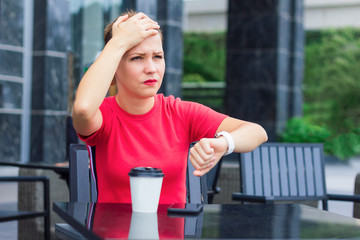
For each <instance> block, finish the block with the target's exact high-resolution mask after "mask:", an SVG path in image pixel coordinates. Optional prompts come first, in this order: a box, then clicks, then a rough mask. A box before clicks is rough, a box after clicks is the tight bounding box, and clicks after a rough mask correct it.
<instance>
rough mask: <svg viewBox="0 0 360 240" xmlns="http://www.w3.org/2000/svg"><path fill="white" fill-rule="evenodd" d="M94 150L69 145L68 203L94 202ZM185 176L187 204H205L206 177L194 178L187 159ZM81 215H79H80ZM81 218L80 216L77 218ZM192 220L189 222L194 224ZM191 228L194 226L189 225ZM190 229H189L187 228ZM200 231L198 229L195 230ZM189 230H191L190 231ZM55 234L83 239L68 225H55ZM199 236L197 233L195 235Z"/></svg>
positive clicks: (61, 237) (64, 237)
mask: <svg viewBox="0 0 360 240" xmlns="http://www.w3.org/2000/svg"><path fill="white" fill-rule="evenodd" d="M95 151H96V148H94V147H88V146H86V145H84V144H71V145H70V159H69V160H70V161H69V171H70V172H69V183H70V202H96V201H97V189H96V184H95V181H94V177H93V176H94V175H95V174H96V173H94V172H92V171H91V169H90V168H89V154H91V155H92V157H93V159H95ZM187 166H188V167H187V174H186V188H187V202H188V203H196V204H198V203H200V204H202V203H207V202H208V199H207V182H206V175H204V176H202V177H200V178H199V177H196V176H195V175H194V174H192V172H193V171H194V167H193V166H192V164H191V163H190V160H189V158H188V165H187ZM80 215H81V214H80ZM79 218H82V215H81V216H79ZM199 219H200V218H196V221H198V223H197V224H201V221H199ZM194 221H195V220H194V218H192V220H191V221H188V222H193V223H194ZM187 225H189V224H187ZM191 225H192V227H196V225H193V224H191ZM188 229H190V228H188ZM196 229H200V228H196ZM190 230H191V229H190ZM55 234H56V236H57V237H58V238H60V239H83V236H82V235H81V234H80V233H78V232H77V231H76V230H75V229H73V228H72V227H71V226H69V225H68V224H63V223H57V224H55ZM196 234H197V235H199V233H198V232H197V233H196Z"/></svg>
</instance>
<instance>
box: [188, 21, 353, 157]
mask: <svg viewBox="0 0 360 240" xmlns="http://www.w3.org/2000/svg"><path fill="white" fill-rule="evenodd" d="M225 43H226V34H225V33H185V34H184V81H185V82H204V81H206V82H216V81H224V79H225V71H226V67H225V64H226V47H225V45H226V44H225ZM187 91H190V90H187ZM303 94H304V105H303V108H304V118H301V119H290V120H289V123H288V126H287V127H286V130H285V132H284V133H283V134H281V136H280V138H281V141H287V142H323V143H324V148H325V152H326V153H327V154H331V155H334V156H336V157H338V158H340V159H347V158H349V157H352V156H354V155H357V154H360V131H359V129H360V29H355V28H346V29H336V30H334V29H328V30H320V31H319V30H316V31H307V32H306V46H305V72H304V81H303ZM187 95H191V92H189V94H187V93H184V96H187ZM196 95H199V92H197V94H196ZM201 98H202V100H201V101H204V103H206V104H210V105H209V106H210V107H212V105H211V104H213V103H209V102H208V101H207V100H206V96H201ZM217 105H219V104H217ZM214 106H215V105H214ZM218 108H221V107H220V105H219V106H218ZM305 119H306V120H305Z"/></svg>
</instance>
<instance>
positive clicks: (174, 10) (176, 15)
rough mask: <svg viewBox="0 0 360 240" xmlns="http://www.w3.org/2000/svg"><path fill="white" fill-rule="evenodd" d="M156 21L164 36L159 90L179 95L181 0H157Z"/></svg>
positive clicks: (180, 73) (181, 52)
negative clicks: (163, 68) (163, 69)
mask: <svg viewBox="0 0 360 240" xmlns="http://www.w3.org/2000/svg"><path fill="white" fill-rule="evenodd" d="M157 11H158V12H157V16H158V22H159V24H160V26H161V30H162V33H163V36H164V44H163V46H164V51H165V60H166V69H165V76H164V81H163V84H162V87H161V89H160V92H162V93H164V95H174V96H175V97H180V96H181V81H182V75H183V70H182V69H183V67H182V61H183V35H182V17H183V1H182V0H158V8H157Z"/></svg>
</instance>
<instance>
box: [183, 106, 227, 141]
mask: <svg viewBox="0 0 360 240" xmlns="http://www.w3.org/2000/svg"><path fill="white" fill-rule="evenodd" d="M179 112H180V114H181V115H182V116H181V117H182V118H183V119H184V124H185V125H186V126H185V127H186V128H187V129H188V131H189V137H190V141H198V140H200V139H201V138H204V137H206V138H211V137H214V135H215V133H216V131H217V129H218V128H219V126H220V124H221V123H222V121H223V120H224V119H225V118H227V117H228V116H227V115H225V114H222V113H219V112H216V111H215V110H213V109H211V108H209V107H207V106H204V105H202V104H199V103H195V102H188V101H181V102H179Z"/></svg>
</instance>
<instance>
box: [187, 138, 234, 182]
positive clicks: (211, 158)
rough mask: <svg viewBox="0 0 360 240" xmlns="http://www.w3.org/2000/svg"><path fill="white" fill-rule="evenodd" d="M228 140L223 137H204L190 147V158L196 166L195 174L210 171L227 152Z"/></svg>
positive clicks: (199, 174) (198, 174)
mask: <svg viewBox="0 0 360 240" xmlns="http://www.w3.org/2000/svg"><path fill="white" fill-rule="evenodd" d="M227 147H228V145H227V142H226V140H225V139H223V138H203V139H201V140H200V141H199V142H197V143H196V144H195V145H194V147H192V148H191V149H190V154H189V158H190V161H191V163H192V165H193V166H194V168H195V171H194V175H195V176H198V177H200V176H202V175H204V174H206V173H207V172H209V171H210V170H211V169H212V168H213V167H214V166H215V165H216V164H217V163H218V162H219V160H220V159H221V157H222V156H223V155H224V154H225V153H226V150H227Z"/></svg>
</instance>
